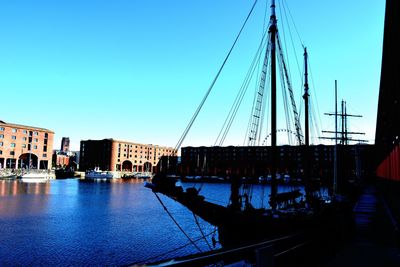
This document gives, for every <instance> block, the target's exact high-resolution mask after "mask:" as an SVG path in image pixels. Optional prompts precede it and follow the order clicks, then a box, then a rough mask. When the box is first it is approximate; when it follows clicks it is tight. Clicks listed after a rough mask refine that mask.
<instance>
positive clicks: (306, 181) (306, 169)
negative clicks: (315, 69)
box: [303, 47, 311, 200]
mask: <svg viewBox="0 0 400 267" xmlns="http://www.w3.org/2000/svg"><path fill="white" fill-rule="evenodd" d="M307 60H308V53H307V48H306V47H305V48H304V95H303V99H304V109H305V110H304V116H305V118H304V124H305V130H304V131H305V132H304V134H305V147H304V149H305V150H304V153H305V164H304V184H305V191H306V200H309V199H310V193H311V192H310V185H309V180H310V165H309V162H310V161H309V158H310V157H309V150H310V149H309V147H310V128H309V103H308V97H309V96H310V95H309V93H308V89H309V88H308V66H307V65H308V64H307Z"/></svg>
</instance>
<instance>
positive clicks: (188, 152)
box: [179, 145, 374, 178]
mask: <svg viewBox="0 0 400 267" xmlns="http://www.w3.org/2000/svg"><path fill="white" fill-rule="evenodd" d="M277 153H278V161H277V171H278V172H279V173H281V174H289V175H290V176H291V177H295V178H301V177H302V176H303V171H304V163H305V162H304V158H305V157H304V146H279V147H278V148H277ZM181 154H182V156H181V163H180V166H179V169H180V174H181V175H182V176H188V175H190V176H193V175H205V176H219V177H225V176H226V174H227V173H231V174H236V175H239V176H246V177H259V176H265V175H267V174H270V169H271V162H272V154H271V147H269V146H243V147H242V146H228V147H219V146H215V147H183V148H182V151H181ZM373 154H374V147H373V146H372V145H348V146H338V163H339V169H341V170H343V171H345V172H346V173H343V174H342V176H346V177H356V176H357V177H360V176H362V175H367V174H368V173H371V172H372V171H373V166H374V164H373V163H371V161H372V159H373ZM333 161H334V146H329V145H316V146H310V150H309V163H310V167H311V172H312V175H313V177H320V178H322V177H327V178H331V177H333Z"/></svg>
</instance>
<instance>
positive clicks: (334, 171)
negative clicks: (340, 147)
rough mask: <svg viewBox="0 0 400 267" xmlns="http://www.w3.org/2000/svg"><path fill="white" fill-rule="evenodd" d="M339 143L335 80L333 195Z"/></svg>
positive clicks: (334, 193) (334, 192) (335, 184)
mask: <svg viewBox="0 0 400 267" xmlns="http://www.w3.org/2000/svg"><path fill="white" fill-rule="evenodd" d="M337 143H338V121H337V80H335V150H334V162H333V164H334V167H333V195H336V193H337V175H338V173H337V171H338V170H337V165H338V164H337V163H338V162H337Z"/></svg>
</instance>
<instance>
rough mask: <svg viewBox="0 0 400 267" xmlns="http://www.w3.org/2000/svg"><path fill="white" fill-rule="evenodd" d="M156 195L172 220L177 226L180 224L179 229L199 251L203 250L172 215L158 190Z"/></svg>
mask: <svg viewBox="0 0 400 267" xmlns="http://www.w3.org/2000/svg"><path fill="white" fill-rule="evenodd" d="M153 193H154V195H156V197H157V199H158V201H160V203H161V205H162V207H163V208H164V210H165V211H166V212H167V214H168V215H169V217H170V218H171V219H172V221H173V222H174V223H175V224H176V226H178V228H179V230H181V232H182V233H183V234H184V235H185V236H186V238H187V239H188V240H189V241H190V242H191V243H192V244H193V246H195V248H196V249H197V250H198V251H199V252H202V251H201V249H200V248H199V247H198V246H197V245H196V243H195V242H194V241H193V240H192V239H191V238H190V236H188V234H186V232H185V230H183V228H182V227H181V226H180V225H179V223H178V222H177V221H176V220H175V218H174V217H173V216H172V214H171V213H170V212H169V211H168V209H167V207H166V206H165V205H164V203H163V202H162V200H161V199H160V197H159V196H158V195H157V193H156V192H153Z"/></svg>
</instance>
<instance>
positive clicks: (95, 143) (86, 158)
mask: <svg viewBox="0 0 400 267" xmlns="http://www.w3.org/2000/svg"><path fill="white" fill-rule="evenodd" d="M175 154H176V153H174V149H173V148H171V147H162V146H157V145H151V144H149V145H144V144H138V143H132V142H126V141H118V140H113V139H103V140H82V141H81V145H80V161H79V169H80V170H81V171H85V170H88V169H93V168H95V167H100V169H101V170H107V171H128V172H142V171H152V172H155V171H156V166H157V164H158V162H159V160H160V159H161V157H162V156H171V155H175Z"/></svg>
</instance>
